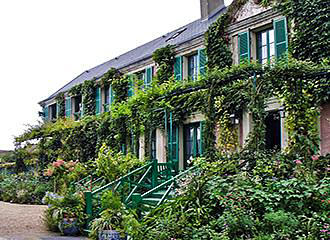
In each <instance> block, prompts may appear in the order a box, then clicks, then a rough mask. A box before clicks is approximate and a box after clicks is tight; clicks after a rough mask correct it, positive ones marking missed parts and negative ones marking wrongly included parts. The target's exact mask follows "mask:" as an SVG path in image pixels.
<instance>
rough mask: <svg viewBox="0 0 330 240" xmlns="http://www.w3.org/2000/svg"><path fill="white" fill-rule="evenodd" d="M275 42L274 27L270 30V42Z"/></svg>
mask: <svg viewBox="0 0 330 240" xmlns="http://www.w3.org/2000/svg"><path fill="white" fill-rule="evenodd" d="M273 42H274V29H271V30H269V43H273Z"/></svg>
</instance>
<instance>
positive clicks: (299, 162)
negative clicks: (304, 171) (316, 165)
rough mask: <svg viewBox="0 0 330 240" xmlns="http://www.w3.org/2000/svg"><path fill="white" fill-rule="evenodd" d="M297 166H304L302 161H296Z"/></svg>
mask: <svg viewBox="0 0 330 240" xmlns="http://www.w3.org/2000/svg"><path fill="white" fill-rule="evenodd" d="M294 162H295V163H296V164H297V165H300V164H302V161H300V160H296V161H294Z"/></svg>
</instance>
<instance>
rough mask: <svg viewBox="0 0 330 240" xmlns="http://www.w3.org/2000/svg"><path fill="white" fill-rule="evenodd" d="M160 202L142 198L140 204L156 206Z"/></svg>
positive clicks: (156, 199) (155, 199) (157, 199)
mask: <svg viewBox="0 0 330 240" xmlns="http://www.w3.org/2000/svg"><path fill="white" fill-rule="evenodd" d="M159 201H160V198H143V199H142V203H144V204H148V205H152V206H156V205H157V204H158V203H159Z"/></svg>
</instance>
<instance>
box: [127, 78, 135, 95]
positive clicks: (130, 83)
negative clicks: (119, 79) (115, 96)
mask: <svg viewBox="0 0 330 240" xmlns="http://www.w3.org/2000/svg"><path fill="white" fill-rule="evenodd" d="M132 96H134V75H133V74H130V75H128V97H129V98H130V97H132Z"/></svg>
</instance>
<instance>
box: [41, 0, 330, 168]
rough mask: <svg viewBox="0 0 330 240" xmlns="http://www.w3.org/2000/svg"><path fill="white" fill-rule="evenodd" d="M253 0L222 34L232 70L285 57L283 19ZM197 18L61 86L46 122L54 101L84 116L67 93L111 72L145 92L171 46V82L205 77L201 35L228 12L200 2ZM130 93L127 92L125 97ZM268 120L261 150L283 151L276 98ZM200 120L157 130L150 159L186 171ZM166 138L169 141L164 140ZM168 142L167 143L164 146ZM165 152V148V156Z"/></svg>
mask: <svg viewBox="0 0 330 240" xmlns="http://www.w3.org/2000/svg"><path fill="white" fill-rule="evenodd" d="M258 2H259V1H257V0H249V1H247V2H246V3H245V5H244V6H243V7H242V8H241V9H240V10H239V11H237V12H236V13H235V16H234V21H233V22H232V23H231V24H230V26H229V27H228V29H227V32H226V34H227V35H228V39H229V42H230V47H231V51H232V53H233V54H232V60H233V63H234V64H240V62H241V61H243V60H246V59H247V60H248V61H251V60H256V61H259V62H260V63H262V64H264V63H267V62H269V61H271V60H272V59H273V58H275V57H279V56H281V55H282V54H284V53H285V52H286V51H287V49H288V32H289V30H290V29H288V24H287V19H286V17H284V16H282V15H281V14H280V13H279V12H277V11H274V10H273V9H272V8H271V7H263V6H261V5H260V4H259V3H258ZM200 4H201V18H200V19H198V20H196V21H194V22H192V23H189V24H187V25H186V26H183V27H180V28H178V29H176V30H175V31H173V32H170V33H167V34H165V35H163V36H161V37H159V38H157V39H155V40H153V41H151V42H149V43H146V44H144V45H142V46H140V47H137V48H136V49H133V50H131V51H129V52H127V53H124V54H122V55H120V56H118V57H116V58H114V59H111V60H110V61H107V62H105V63H103V64H101V65H98V66H96V67H94V68H92V69H89V70H87V71H85V72H83V73H81V74H80V75H79V76H78V77H76V78H75V79H73V80H72V81H71V82H69V83H68V84H66V85H65V86H63V87H62V88H61V89H59V90H58V91H57V92H55V93H53V94H52V95H50V96H49V97H48V98H47V99H45V100H43V101H41V102H40V103H39V104H40V105H41V106H42V107H43V108H44V113H43V115H44V118H45V119H46V120H53V119H56V118H57V116H58V106H57V102H56V96H57V95H58V94H59V93H64V94H65V116H66V117H67V118H76V117H78V118H79V116H80V115H81V114H83V106H82V96H80V95H78V96H69V95H68V94H67V92H68V91H69V90H70V89H72V88H73V87H74V86H76V85H78V84H80V83H83V82H84V81H86V80H92V79H94V80H95V81H100V79H101V78H102V76H103V75H104V74H105V73H106V72H107V71H108V70H109V69H110V68H115V69H118V70H119V71H120V72H121V73H124V74H126V75H132V74H134V75H135V76H136V79H140V80H142V81H144V84H145V86H149V85H150V82H151V81H152V77H153V76H154V75H155V73H156V72H157V66H156V65H155V63H154V61H153V60H152V54H153V52H154V51H155V50H157V49H159V48H162V47H165V46H167V45H169V44H170V45H174V46H175V52H176V59H175V64H174V66H173V69H174V77H175V79H176V80H178V81H188V79H189V80H190V81H194V80H195V79H197V78H198V77H199V76H200V75H202V74H203V73H204V72H205V67H206V61H205V60H206V54H205V50H204V49H205V43H204V34H205V33H206V31H207V30H208V27H209V26H210V25H211V24H212V23H214V22H215V21H216V20H217V19H218V17H219V16H221V15H222V14H224V13H225V12H226V11H227V8H226V7H225V5H224V1H223V0H201V1H200ZM133 90H134V89H132V88H131V89H130V91H129V93H128V94H129V95H132V94H133ZM95 96H96V100H95V102H96V112H95V114H101V113H102V112H106V111H108V110H109V108H108V106H109V105H111V104H112V103H113V100H114V98H115V93H114V92H113V91H112V88H111V85H110V86H107V87H98V88H97V89H96V94H95ZM266 111H268V112H269V113H271V114H269V115H268V117H267V119H266V128H267V129H266V144H267V147H268V148H270V149H273V148H277V149H283V148H284V147H285V146H286V145H287V138H288V134H287V132H286V129H285V127H284V122H285V116H284V114H283V109H282V106H281V105H280V104H279V101H277V100H276V99H275V98H273V99H270V100H269V102H268V103H267V109H266ZM329 118H330V104H329V103H328V104H325V105H323V106H322V111H321V118H320V121H319V122H320V123H319V126H320V137H321V139H322V141H321V146H320V149H321V153H322V154H326V153H329V152H330V125H329V124H330V123H329V121H328V119H329ZM203 120H204V116H203V114H201V113H198V112H197V113H195V114H193V115H191V116H187V117H186V120H185V121H184V124H183V125H180V126H171V128H170V129H171V131H169V132H168V133H165V132H164V131H163V130H161V129H157V130H156V131H155V132H154V133H153V135H152V139H153V144H152V146H153V147H152V152H153V153H152V154H153V155H154V156H153V157H154V158H156V159H158V161H159V162H165V161H166V159H167V157H168V156H167V154H168V153H169V152H170V155H171V156H170V158H171V159H172V160H173V161H175V162H177V163H178V168H179V169H184V168H185V167H186V166H187V165H189V161H190V160H191V158H194V157H198V156H200V155H202V152H203V146H202V142H201V137H202V134H203ZM252 121H253V120H252V116H251V113H250V112H249V111H248V110H246V111H244V112H243V114H242V117H241V119H239V121H238V125H239V126H238V127H239V131H238V132H239V136H238V138H239V140H240V144H241V145H244V144H245V142H246V139H247V136H248V134H249V132H250V131H251V127H252ZM169 136H170V137H169ZM168 139H170V140H168ZM166 146H170V148H171V149H170V151H168V149H167V147H166ZM144 152H145V146H144V141H143V136H141V137H140V146H139V157H141V158H143V157H144Z"/></svg>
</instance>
